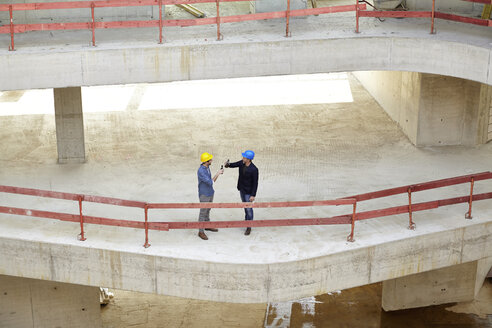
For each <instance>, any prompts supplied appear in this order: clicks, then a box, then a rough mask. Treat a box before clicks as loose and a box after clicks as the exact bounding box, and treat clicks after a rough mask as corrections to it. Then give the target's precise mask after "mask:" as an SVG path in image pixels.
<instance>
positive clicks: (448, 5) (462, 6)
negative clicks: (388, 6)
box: [405, 0, 483, 16]
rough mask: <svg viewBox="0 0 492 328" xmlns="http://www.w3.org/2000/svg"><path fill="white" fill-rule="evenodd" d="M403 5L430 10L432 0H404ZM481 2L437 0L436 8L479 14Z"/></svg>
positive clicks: (443, 10)
mask: <svg viewBox="0 0 492 328" xmlns="http://www.w3.org/2000/svg"><path fill="white" fill-rule="evenodd" d="M405 7H406V8H408V9H410V10H431V9H432V1H426V0H405ZM482 9H483V4H481V3H473V2H467V1H461V0H437V1H436V10H437V11H442V12H452V13H459V14H465V15H470V16H472V15H473V16H480V14H481V13H482Z"/></svg>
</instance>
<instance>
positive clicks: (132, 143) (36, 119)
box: [0, 74, 492, 263]
mask: <svg viewBox="0 0 492 328" xmlns="http://www.w3.org/2000/svg"><path fill="white" fill-rule="evenodd" d="M271 79H273V80H271V82H273V83H274V84H275V85H276V86H277V87H278V88H276V89H268V90H269V92H268V93H274V94H277V96H278V97H280V98H281V97H282V94H283V92H284V90H288V88H289V87H288V86H285V87H284V85H288V84H289V82H287V81H288V80H289V79H287V80H283V79H282V78H280V77H279V78H271ZM290 79H291V80H292V79H293V78H292V77H291V78H290ZM294 80H295V79H294ZM316 80H319V81H318V82H316ZM313 81H314V82H313ZM196 83H197V84H195V86H194V88H195V89H193V88H192V89H190V91H193V90H196V89H200V88H201V87H203V85H204V84H205V82H201V83H202V84H200V82H196ZM213 83H215V86H216V87H217V90H220V89H221V88H225V87H226V86H227V85H231V84H232V85H236V86H237V89H236V94H235V93H233V92H232V91H231V90H233V89H234V88H231V90H230V91H229V92H228V93H227V95H228V96H227V97H226V98H228V99H232V100H233V99H235V95H237V97H238V101H241V97H240V96H239V94H243V96H244V94H247V95H248V96H249V97H252V98H256V97H257V96H258V98H260V99H263V98H265V102H266V103H268V100H266V97H267V94H254V93H249V92H250V91H251V90H254V89H247V85H248V83H247V82H245V80H235V81H233V82H231V81H227V80H223V81H220V80H219V81H215V82H213ZM221 83H222V85H221ZM234 83H235V84H234ZM258 83H260V82H256V83H253V84H258ZM297 83H300V84H299V85H298V87H299V94H301V93H303V92H312V90H313V88H314V90H316V93H319V94H326V91H325V90H330V89H335V90H338V91H337V92H336V93H335V94H336V97H334V98H330V97H329V95H330V93H329V92H328V93H327V95H328V96H327V97H326V98H325V99H321V98H319V99H318V100H317V101H318V102H327V103H318V104H306V105H298V104H297V105H296V104H289V101H285V102H284V105H273V106H272V105H268V106H260V105H257V106H251V107H243V106H236V107H225V108H221V107H215V106H214V105H211V106H210V107H209V108H200V109H186V108H185V109H164V110H139V109H138V108H139V106H140V105H143V104H144V103H145V99H146V93H147V92H149V94H150V95H154V96H153V97H151V98H152V99H153V100H152V101H150V100H149V101H148V102H147V105H148V108H152V107H153V106H154V107H155V106H157V107H159V106H161V105H163V104H165V103H166V99H167V94H169V96H170V98H171V99H172V94H174V93H178V94H179V92H177V91H176V89H179V86H176V84H171V85H163V86H162V93H161V95H160V97H159V96H157V97H155V96H156V92H155V91H152V88H156V87H157V86H155V85H140V86H129V87H124V88H120V89H119V91H118V90H113V91H112V92H111V90H109V91H108V89H97V88H96V89H91V88H89V89H84V91H83V93H84V95H91V97H89V99H88V98H87V97H85V98H84V104H85V103H86V102H87V104H88V105H87V106H86V107H88V108H87V109H88V111H89V112H87V113H86V114H85V117H84V120H85V137H86V151H87V159H88V162H87V163H86V164H83V165H58V164H56V158H57V156H56V140H55V124H54V116H53V115H48V114H37V115H32V114H31V115H10V114H8V115H6V116H0V125H1V126H2V129H0V138H1V140H3V142H2V143H1V144H0V161H1V169H0V181H1V183H2V184H4V185H14V186H21V187H32V188H41V189H49V190H56V191H66V192H74V193H84V194H95V195H104V196H111V197H118V198H126V199H133V200H142V201H148V202H196V201H197V198H198V197H197V187H196V170H197V168H198V166H199V160H198V158H199V155H200V153H201V152H203V151H209V152H211V153H212V154H214V155H215V158H216V160H217V161H216V162H215V164H214V165H213V166H212V171H215V170H217V169H218V167H219V163H220V162H221V161H225V160H226V159H231V160H239V159H240V152H241V151H242V150H244V149H253V150H255V151H256V153H257V156H256V158H255V163H256V164H257V166H258V167H259V170H260V183H259V190H258V195H257V196H258V197H257V201H260V202H261V201H286V200H320V199H334V198H338V197H344V196H348V195H351V194H356V193H363V192H368V191H373V190H378V189H384V188H388V187H391V186H398V185H404V184H411V183H418V182H422V181H427V180H433V179H439V178H445V177H451V176H457V175H463V174H470V173H473V172H481V171H487V170H489V169H490V163H491V160H492V154H491V149H492V144H486V145H483V146H479V147H476V148H463V147H441V148H422V149H418V148H415V147H414V146H412V144H411V143H410V142H409V141H408V140H407V138H406V137H405V136H404V135H403V134H402V133H401V132H400V130H399V128H398V127H397V126H396V125H395V124H394V123H393V122H392V121H391V120H390V119H389V117H388V116H387V115H386V114H385V113H384V111H383V110H382V109H381V108H380V107H379V106H378V105H377V103H375V101H374V100H373V98H371V96H370V95H369V94H368V93H367V92H366V91H365V89H363V87H362V86H361V85H360V84H359V83H358V82H357V81H356V80H355V79H354V78H353V77H352V75H350V74H349V75H345V74H338V75H329V76H327V75H315V76H304V78H302V77H300V78H298V81H297ZM173 85H174V86H173ZM178 85H179V83H178ZM132 88H133V89H132ZM173 88H174V89H173ZM264 88H267V87H266V86H265V87H264ZM286 88H287V89H286ZM303 88H305V89H304V90H305V91H303ZM130 93H131V94H132V96H131V97H129V100H128V102H127V104H126V107H127V108H125V110H122V111H110V110H109V108H110V104H108V98H109V99H114V101H115V105H117V104H118V100H119V99H121V98H122V97H124V95H129V94H130ZM342 93H348V94H347V95H346V96H345V98H343V97H342V99H345V100H343V101H345V102H339V101H341V100H340V99H341V98H340V97H339V96H340V94H342ZM191 95H193V97H194V96H195V93H193V92H192V93H191ZM222 96H223V94H221V93H217V94H214V93H213V92H211V93H210V94H208V95H202V96H201V97H204V98H201V99H203V103H205V104H206V103H209V104H214V103H215V104H216V103H217V102H214V101H215V100H216V99H220V98H221V97H222ZM1 97H2V98H1V99H4V100H3V102H2V103H1V104H0V111H3V110H4V108H9V107H8V106H9V105H12V102H8V99H9V97H13V98H10V99H13V100H16V101H17V102H22V101H23V97H20V98H18V97H17V96H15V95H12V94H10V96H9V93H4V94H2V95H1ZM140 97H141V100H140V101H139V100H138V98H140ZM193 97H189V98H192V99H193ZM5 99H7V100H5ZM41 99H42V97H41V98H38V101H39V103H38V104H41V103H42V102H41ZM45 99H48V97H47V96H46V97H45ZM94 99H101V101H100V102H99V101H97V102H96V103H94ZM185 99H186V98H183V102H182V105H183V107H186V102H185ZM285 99H287V100H289V98H285ZM329 99H334V101H335V102H333V103H329ZM351 99H353V101H350V100H351ZM175 100H176V99H175ZM232 100H231V103H230V104H233V101H232ZM91 101H92V105H90V102H91ZM14 102H15V101H14ZM190 102H191V103H194V102H193V100H190ZM261 102H262V101H261V100H259V103H261ZM99 103H101V106H102V105H104V103H106V106H107V107H106V108H103V109H102V110H104V111H102V112H90V111H91V108H92V109H94V107H96V108H97V104H99ZM124 103H125V101H123V105H124ZM136 103H139V104H140V105H138V106H136ZM230 104H229V105H230ZM120 105H121V104H120ZM123 105H121V107H124V106H123ZM30 106H35V107H44V106H46V108H48V107H49V105H44V106H39V105H36V102H33V103H32V105H30ZM24 107H26V106H24ZM163 107H164V106H163ZM144 108H145V107H143V108H142V109H144ZM135 109H137V110H135ZM8 110H9V111H10V112H11V111H12V110H13V109H12V108H11V107H10V108H9V109H8ZM14 110H15V108H14ZM236 179H237V172H236V171H234V170H232V169H231V170H227V171H226V173H225V174H224V175H223V176H221V177H220V178H219V180H218V181H217V183H216V185H215V189H216V195H215V201H216V202H237V201H239V195H238V192H237V191H236V189H235V184H236ZM491 186H492V183H490V182H479V183H477V184H476V186H475V192H477V193H478V192H484V191H490V190H491ZM468 192H469V186H468V185H461V186H456V187H450V188H445V189H442V190H437V191H428V192H422V193H418V194H415V195H414V197H413V198H414V201H415V202H418V201H423V200H430V199H439V198H446V197H452V196H458V195H466V194H467V193H468ZM406 202H407V200H406V197H405V196H403V195H400V196H396V197H390V198H386V199H380V200H377V201H373V202H367V203H362V204H360V206H359V210H361V211H362V210H366V209H373V208H378V207H387V206H395V205H398V204H406ZM0 205H7V206H17V207H28V208H33V209H44V210H46V209H50V210H54V211H61V212H70V213H78V212H77V211H78V206H77V204H76V203H75V202H67V201H53V200H49V199H35V198H32V197H27V196H11V195H5V194H3V195H1V198H0ZM466 210H467V207H466V204H462V205H455V206H448V207H444V208H439V209H436V210H432V211H426V212H420V213H416V214H415V215H414V220H415V222H416V223H417V230H416V231H409V230H407V229H406V227H407V225H408V219H407V216H404V215H402V216H393V217H386V218H381V219H376V220H368V221H366V222H358V223H357V225H356V231H355V233H356V235H355V238H356V242H355V243H353V244H352V243H347V242H346V240H345V238H346V236H347V234H348V233H349V227H348V226H345V225H338V226H311V227H293V228H290V227H278V228H258V229H255V230H254V233H253V234H252V235H251V236H250V237H248V238H246V237H244V236H243V234H242V229H227V230H226V229H223V230H222V231H220V232H219V233H216V234H213V235H210V237H211V238H210V240H209V241H207V242H204V241H202V240H200V239H199V238H198V237H197V236H196V231H194V230H174V231H170V232H150V235H149V237H150V243H151V244H152V247H150V248H148V249H144V248H143V247H142V244H143V238H144V234H143V231H142V230H133V229H128V228H117V227H100V226H93V225H87V226H86V232H87V238H88V239H87V241H85V242H84V243H81V242H79V241H77V239H76V235H77V234H78V233H79V226H78V225H77V224H73V223H66V222H58V221H54V220H47V219H35V218H24V217H19V216H7V215H1V216H0V226H1V227H2V229H1V231H0V234H1V235H3V236H16V237H17V238H21V239H29V240H39V241H48V242H54V243H64V244H74V245H82V246H86V247H96V248H106V249H115V250H125V251H130V252H136V253H142V254H166V255H167V256H169V257H176V258H186V259H194V260H205V261H212V262H222V263H275V262H285V261H295V260H300V259H306V258H312V257H317V256H323V255H326V254H330V253H336V252H340V251H344V250H347V249H355V248H358V247H365V246H368V245H373V244H374V243H383V242H387V241H392V240H397V239H402V238H407V237H411V236H415V235H419V234H426V233H431V232H435V231H441V230H447V229H453V228H456V227H461V226H466V225H471V224H474V222H479V221H478V220H486V221H487V220H490V219H492V217H491V215H490V214H492V208H491V206H490V202H487V201H482V202H477V203H475V204H474V216H475V219H474V220H471V221H468V220H464V218H463V215H464V213H465V212H466ZM142 212H143V211H140V210H135V209H126V208H115V207H110V206H106V205H94V204H87V205H84V213H85V214H86V215H98V216H104V217H110V218H119V219H124V218H128V219H143V213H142ZM340 213H350V208H348V207H338V208H333V207H330V208H327V207H325V208H321V207H314V208H298V209H295V208H294V209H257V210H255V217H256V218H257V219H275V218H301V217H317V216H323V217H325V216H331V215H336V214H340ZM197 214H198V213H197V211H196V210H167V211H163V210H155V211H151V212H150V220H151V221H167V220H178V221H180V220H182V221H194V220H196V218H197ZM243 215H244V214H243V213H242V211H241V210H234V209H232V210H227V209H214V210H212V215H211V217H212V219H213V220H234V219H238V220H241V219H242V218H243Z"/></svg>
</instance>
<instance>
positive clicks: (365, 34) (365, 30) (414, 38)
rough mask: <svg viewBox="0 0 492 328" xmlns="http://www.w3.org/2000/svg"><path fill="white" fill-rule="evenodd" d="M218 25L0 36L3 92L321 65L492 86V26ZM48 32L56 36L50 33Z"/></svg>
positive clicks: (330, 21)
mask: <svg viewBox="0 0 492 328" xmlns="http://www.w3.org/2000/svg"><path fill="white" fill-rule="evenodd" d="M291 25H292V26H291V28H292V29H291V30H292V37H291V38H285V37H284V33H285V32H284V31H285V24H284V20H280V19H279V20H268V21H253V22H242V23H238V24H223V26H221V32H222V34H223V35H224V40H223V41H214V40H215V38H216V36H215V28H214V27H213V26H204V27H199V28H197V27H192V28H166V29H165V37H166V40H165V43H164V44H162V45H158V44H157V43H156V38H157V36H158V32H157V30H156V29H124V30H120V29H118V30H98V31H97V32H96V42H97V45H98V46H97V47H96V48H94V47H91V46H89V43H90V33H89V31H78V32H77V31H68V32H67V31H62V32H60V31H58V32H56V31H55V32H53V33H51V34H50V37H47V35H46V33H45V34H43V33H44V32H39V33H25V34H21V35H19V36H18V37H17V38H16V48H17V51H15V52H9V51H8V45H9V42H10V39H9V37H8V35H1V36H0V71H1V72H2V76H1V78H0V90H18V89H32V88H51V87H55V88H60V87H68V86H90V85H108V84H128V83H140V82H165V81H178V80H194V79H216V78H227V77H246V76H266V75H278V74H302V73H319V72H340V71H361V70H392V71H413V72H424V73H433V74H441V75H449V76H454V77H460V78H464V79H470V80H473V81H477V82H482V83H488V84H492V74H491V73H492V64H491V60H492V59H491V57H492V56H491V49H492V45H491V41H492V37H491V34H490V28H488V27H481V26H471V25H469V24H468V25H465V24H460V23H453V22H447V21H438V22H437V23H436V29H437V30H438V33H437V34H434V35H430V34H429V30H428V25H429V24H428V22H427V21H426V20H418V19H406V20H393V19H387V20H385V22H379V21H378V20H377V19H373V18H363V19H361V23H360V30H361V33H359V34H355V33H354V17H353V13H348V14H345V13H344V14H336V15H330V16H322V15H320V16H317V17H315V16H313V17H308V18H306V19H302V20H295V21H292V24H291ZM51 35H52V36H51Z"/></svg>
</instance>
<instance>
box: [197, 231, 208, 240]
mask: <svg viewBox="0 0 492 328" xmlns="http://www.w3.org/2000/svg"><path fill="white" fill-rule="evenodd" d="M198 237H200V238H202V239H203V240H208V237H207V235H206V234H205V232H202V231H200V232H199V233H198Z"/></svg>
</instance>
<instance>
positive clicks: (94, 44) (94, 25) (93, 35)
mask: <svg viewBox="0 0 492 328" xmlns="http://www.w3.org/2000/svg"><path fill="white" fill-rule="evenodd" d="M95 6H96V5H95V4H94V2H91V16H92V24H91V27H92V46H93V47H95V46H96V22H95V20H94V7H95Z"/></svg>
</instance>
